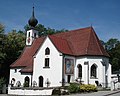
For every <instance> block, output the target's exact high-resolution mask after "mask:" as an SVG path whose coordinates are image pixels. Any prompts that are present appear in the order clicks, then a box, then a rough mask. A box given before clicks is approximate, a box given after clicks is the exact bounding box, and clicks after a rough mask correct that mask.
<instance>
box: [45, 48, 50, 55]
mask: <svg viewBox="0 0 120 96" xmlns="http://www.w3.org/2000/svg"><path fill="white" fill-rule="evenodd" d="M45 55H50V49H49V48H48V47H47V48H46V49H45Z"/></svg>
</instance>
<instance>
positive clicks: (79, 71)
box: [77, 64, 82, 78]
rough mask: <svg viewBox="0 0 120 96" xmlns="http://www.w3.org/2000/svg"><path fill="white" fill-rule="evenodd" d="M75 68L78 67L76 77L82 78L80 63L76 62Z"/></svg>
mask: <svg viewBox="0 0 120 96" xmlns="http://www.w3.org/2000/svg"><path fill="white" fill-rule="evenodd" d="M77 68H78V78H79V77H81V78H82V66H81V65H80V64H78V66H77Z"/></svg>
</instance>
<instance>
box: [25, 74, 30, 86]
mask: <svg viewBox="0 0 120 96" xmlns="http://www.w3.org/2000/svg"><path fill="white" fill-rule="evenodd" d="M29 83H30V79H29V77H28V76H26V77H25V81H24V87H29Z"/></svg>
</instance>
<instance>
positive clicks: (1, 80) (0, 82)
mask: <svg viewBox="0 0 120 96" xmlns="http://www.w3.org/2000/svg"><path fill="white" fill-rule="evenodd" d="M5 81H6V80H5V78H3V77H2V78H0V89H2V87H3V85H4V84H5Z"/></svg>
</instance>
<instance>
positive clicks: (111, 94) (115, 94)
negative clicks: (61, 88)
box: [64, 90, 120, 96]
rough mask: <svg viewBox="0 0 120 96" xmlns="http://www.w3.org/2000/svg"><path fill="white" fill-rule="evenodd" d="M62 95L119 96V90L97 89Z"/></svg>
mask: <svg viewBox="0 0 120 96" xmlns="http://www.w3.org/2000/svg"><path fill="white" fill-rule="evenodd" d="M64 96H120V90H119V91H98V92H93V93H86V94H85V93H84V94H73V95H64Z"/></svg>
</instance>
